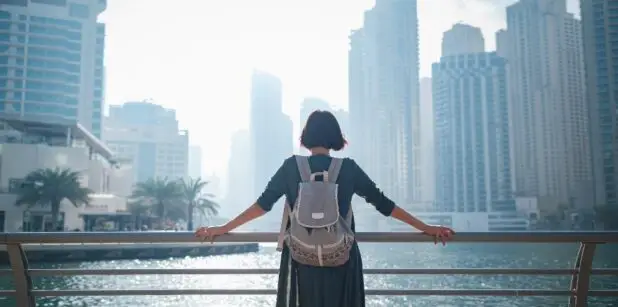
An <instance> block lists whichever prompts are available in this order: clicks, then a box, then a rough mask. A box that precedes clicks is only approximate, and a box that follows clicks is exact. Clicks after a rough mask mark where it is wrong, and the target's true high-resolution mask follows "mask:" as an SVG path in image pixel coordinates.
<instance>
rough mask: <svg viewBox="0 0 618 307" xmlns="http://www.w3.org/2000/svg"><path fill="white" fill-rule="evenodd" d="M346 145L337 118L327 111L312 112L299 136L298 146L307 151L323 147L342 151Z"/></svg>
mask: <svg viewBox="0 0 618 307" xmlns="http://www.w3.org/2000/svg"><path fill="white" fill-rule="evenodd" d="M347 143H348V142H347V141H346V140H345V138H344V137H343V133H342V132H341V127H340V126H339V122H338V121H337V118H335V115H333V113H331V112H328V111H322V110H317V111H313V113H311V115H309V118H307V123H306V124H305V127H304V128H303V132H302V133H301V135H300V144H301V145H302V146H303V147H305V148H307V149H311V148H314V147H324V148H327V149H332V150H342V149H343V147H345V145H346V144H347Z"/></svg>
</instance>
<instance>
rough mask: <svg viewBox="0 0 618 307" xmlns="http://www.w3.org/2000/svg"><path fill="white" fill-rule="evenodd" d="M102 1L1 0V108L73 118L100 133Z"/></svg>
mask: <svg viewBox="0 0 618 307" xmlns="http://www.w3.org/2000/svg"><path fill="white" fill-rule="evenodd" d="M105 8H106V1H84V0H79V1H71V2H68V1H41V0H32V1H26V0H21V1H0V101H2V102H3V103H2V104H0V112H5V113H13V114H19V115H21V116H26V115H37V116H39V117H40V116H43V117H49V118H62V119H69V120H72V121H73V120H74V121H78V122H79V123H80V124H81V125H82V126H84V127H85V128H86V129H88V130H89V131H91V132H92V133H93V134H94V135H95V136H96V137H99V138H100V137H101V121H102V116H103V115H102V114H103V113H102V110H103V108H104V101H103V99H104V97H103V86H104V84H103V50H104V41H105V25H104V24H101V23H97V16H98V15H99V14H100V13H101V12H103V11H104V10H105Z"/></svg>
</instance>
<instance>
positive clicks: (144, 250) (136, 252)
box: [0, 243, 259, 264]
mask: <svg viewBox="0 0 618 307" xmlns="http://www.w3.org/2000/svg"><path fill="white" fill-rule="evenodd" d="M258 250H259V245H258V244H257V243H215V244H210V243H178V244H169V243H152V244H149V243H138V244H130V243H119V244H114V243H101V244H70V243H69V244H45V245H41V244H24V251H25V252H26V255H27V257H28V261H29V262H30V263H66V262H83V261H109V260H132V259H168V258H184V257H187V256H189V257H199V256H215V255H229V254H242V253H251V252H257V251H258ZM0 264H9V260H8V255H7V253H6V247H5V246H1V247H0Z"/></svg>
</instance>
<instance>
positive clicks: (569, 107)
mask: <svg viewBox="0 0 618 307" xmlns="http://www.w3.org/2000/svg"><path fill="white" fill-rule="evenodd" d="M578 24H579V21H578V20H576V19H575V18H574V17H573V16H572V15H571V14H569V13H567V10H566V1H565V0H520V1H519V2H517V3H515V4H513V5H511V6H509V7H507V31H506V36H507V38H506V39H502V40H500V41H499V42H498V43H500V44H504V43H506V44H507V46H501V45H498V50H500V53H503V52H506V54H507V60H508V62H509V90H510V97H509V98H510V103H511V111H512V113H511V117H512V118H511V123H512V133H511V135H512V138H513V148H514V165H515V177H516V185H515V186H516V192H517V194H518V195H522V196H541V197H551V198H554V199H555V200H556V201H558V202H562V203H572V204H574V205H575V203H577V204H582V205H583V204H585V205H590V203H591V201H590V200H589V199H587V197H588V196H590V194H591V193H590V192H591V191H590V186H591V182H592V175H591V167H590V147H589V143H588V135H589V134H588V109H587V106H586V102H585V100H584V96H585V87H584V62H583V56H582V50H581V49H582V40H581V29H580V27H579V26H578Z"/></svg>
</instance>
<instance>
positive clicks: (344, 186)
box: [257, 155, 395, 216]
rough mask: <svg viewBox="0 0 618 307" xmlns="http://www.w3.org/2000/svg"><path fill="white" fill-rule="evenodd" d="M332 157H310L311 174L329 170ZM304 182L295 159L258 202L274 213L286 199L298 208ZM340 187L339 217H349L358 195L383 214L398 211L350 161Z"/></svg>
mask: <svg viewBox="0 0 618 307" xmlns="http://www.w3.org/2000/svg"><path fill="white" fill-rule="evenodd" d="M330 162H331V157H330V156H327V155H313V156H311V157H309V165H310V167H311V172H312V173H315V172H322V171H325V170H328V167H329V166H330ZM300 181H301V179H300V172H299V170H298V166H297V164H296V158H295V157H294V156H292V157H290V158H287V159H285V161H283V165H281V167H279V170H277V172H276V173H275V175H274V176H273V177H272V178H271V179H270V182H269V183H268V185H267V186H266V189H265V190H264V192H263V193H262V195H261V196H260V197H259V198H258V200H257V204H258V205H259V206H260V207H261V208H262V209H264V211H270V210H271V209H272V207H273V205H274V203H276V202H277V200H279V198H281V196H283V195H285V196H286V199H287V200H288V203H290V204H294V202H295V201H296V197H297V196H298V183H299V182H300ZM337 184H338V185H339V190H338V195H337V196H338V200H339V213H340V214H341V216H346V215H347V213H348V210H349V208H350V205H351V203H352V196H354V194H357V195H358V196H360V197H362V198H364V199H365V201H367V203H370V204H372V205H373V206H374V207H375V208H376V209H377V210H378V211H379V212H380V213H382V214H383V215H385V216H390V215H391V213H392V212H393V209H394V208H395V203H394V202H393V201H392V200H390V199H389V198H388V197H386V196H385V195H384V193H382V191H380V189H378V187H377V186H376V184H375V183H374V182H373V181H372V180H371V178H369V176H367V174H366V173H365V172H364V171H363V170H362V169H361V168H360V166H358V164H356V162H355V161H354V160H352V159H350V158H345V159H344V160H343V163H342V165H341V171H340V172H339V177H338V178H337Z"/></svg>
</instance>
